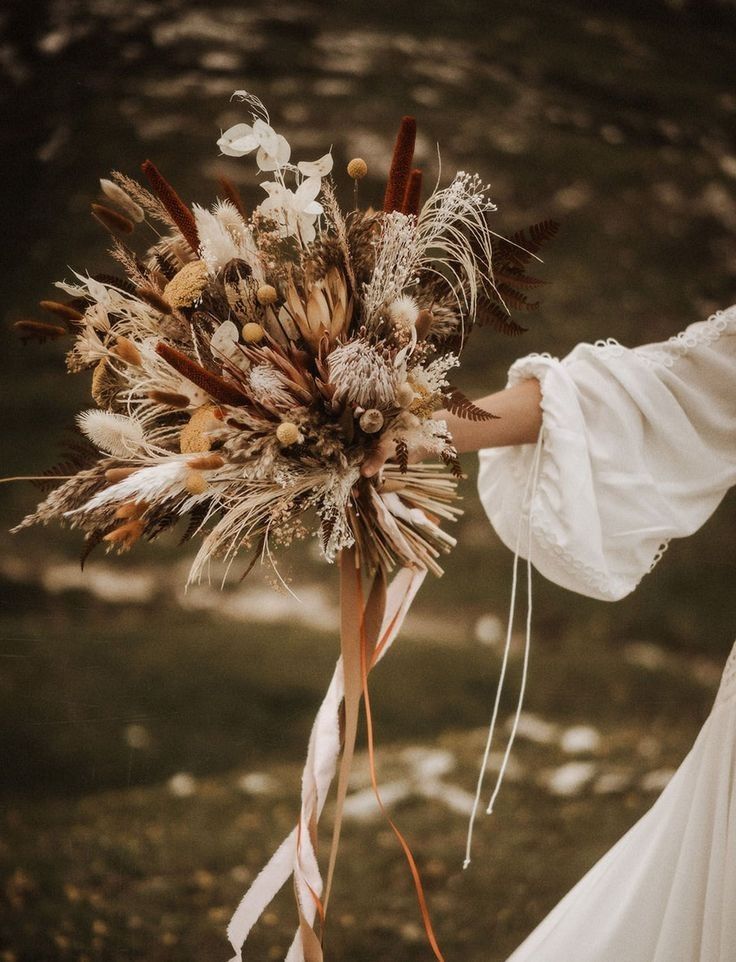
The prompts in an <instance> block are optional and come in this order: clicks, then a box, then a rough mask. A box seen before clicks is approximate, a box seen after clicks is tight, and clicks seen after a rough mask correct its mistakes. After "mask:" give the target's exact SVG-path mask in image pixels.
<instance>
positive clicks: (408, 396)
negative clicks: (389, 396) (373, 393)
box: [396, 381, 416, 408]
mask: <svg viewBox="0 0 736 962" xmlns="http://www.w3.org/2000/svg"><path fill="white" fill-rule="evenodd" d="M415 397H416V395H415V393H414V388H413V387H412V386H411V384H409V382H408V381H405V382H404V383H403V384H402V385H401V386H400V387H399V389H398V390H397V392H396V403H397V404H398V405H399V407H400V408H408V407H409V406H410V405H411V404H412V403H413V402H414V398H415Z"/></svg>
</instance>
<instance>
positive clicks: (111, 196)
mask: <svg viewBox="0 0 736 962" xmlns="http://www.w3.org/2000/svg"><path fill="white" fill-rule="evenodd" d="M100 190H101V191H102V193H103V194H104V195H105V197H107V199H108V200H111V201H112V202H113V204H117V205H118V207H119V208H120V209H121V210H122V211H124V213H126V214H127V215H128V217H130V219H131V220H132V221H134V222H135V223H136V224H140V222H141V221H142V220H143V219H144V217H145V214H144V213H143V208H142V207H141V206H140V204H136V202H135V201H134V200H133V198H132V197H131V196H130V194H128V193H127V191H124V190H123V188H122V187H120V186H119V185H118V184H116V183H115V182H114V181H112V180H106V179H105V178H104V177H101V178H100Z"/></svg>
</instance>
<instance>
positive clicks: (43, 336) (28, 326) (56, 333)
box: [13, 321, 69, 341]
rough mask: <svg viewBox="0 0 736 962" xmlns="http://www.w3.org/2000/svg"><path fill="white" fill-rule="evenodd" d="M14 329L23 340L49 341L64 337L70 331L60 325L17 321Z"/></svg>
mask: <svg viewBox="0 0 736 962" xmlns="http://www.w3.org/2000/svg"><path fill="white" fill-rule="evenodd" d="M13 327H14V328H15V329H16V331H18V332H19V333H20V335H21V339H22V340H24V341H25V340H33V339H35V340H38V341H48V340H52V341H54V340H56V338H57V337H63V336H64V335H65V334H68V333H69V331H68V330H67V329H66V328H65V327H62V326H61V325H60V324H46V323H45V322H44V321H16V322H15V324H13Z"/></svg>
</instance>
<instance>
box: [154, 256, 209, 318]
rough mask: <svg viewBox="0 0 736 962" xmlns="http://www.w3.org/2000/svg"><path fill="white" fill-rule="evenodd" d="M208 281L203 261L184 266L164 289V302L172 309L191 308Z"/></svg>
mask: <svg viewBox="0 0 736 962" xmlns="http://www.w3.org/2000/svg"><path fill="white" fill-rule="evenodd" d="M208 281H209V274H208V273H207V265H206V264H205V262H204V261H192V262H191V264H185V265H184V267H182V269H181V270H180V271H179V273H178V274H176V275H175V276H174V277H173V278H172V279H171V280H170V281H169V283H168V284H167V285H166V287H165V288H164V300H166V301H167V302H168V303H169V304H171V305H172V307H191V306H192V305H193V304H195V303H196V302H197V301H198V300H199V298H200V296H201V295H202V292H203V291H204V289H205V287H207V283H208Z"/></svg>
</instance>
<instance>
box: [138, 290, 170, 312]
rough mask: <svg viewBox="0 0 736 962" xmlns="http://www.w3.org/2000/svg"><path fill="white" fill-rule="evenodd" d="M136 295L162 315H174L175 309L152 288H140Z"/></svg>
mask: <svg viewBox="0 0 736 962" xmlns="http://www.w3.org/2000/svg"><path fill="white" fill-rule="evenodd" d="M136 294H137V295H138V297H140V299H141V300H142V301H145V302H146V304H149V305H150V306H151V307H152V308H153V309H154V310H155V311H159V312H160V313H161V314H166V315H169V314H173V313H174V308H173V307H172V306H171V304H169V302H168V301H167V300H164V298H163V297H162V296H161V294H159V292H158V291H157V290H154V288H152V287H139V288H138V290H137V291H136Z"/></svg>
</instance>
